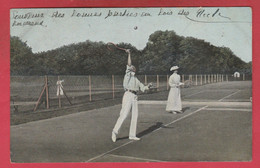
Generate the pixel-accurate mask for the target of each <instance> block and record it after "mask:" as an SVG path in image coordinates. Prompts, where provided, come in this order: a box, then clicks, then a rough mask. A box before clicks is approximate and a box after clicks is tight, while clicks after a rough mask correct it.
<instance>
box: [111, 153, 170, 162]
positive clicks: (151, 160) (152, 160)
mask: <svg viewBox="0 0 260 168" xmlns="http://www.w3.org/2000/svg"><path fill="white" fill-rule="evenodd" d="M108 155H109V156H113V157H120V158H129V159H135V160H144V161H150V162H167V161H162V160H155V159H146V158H138V157H133V156H123V155H115V154H108Z"/></svg>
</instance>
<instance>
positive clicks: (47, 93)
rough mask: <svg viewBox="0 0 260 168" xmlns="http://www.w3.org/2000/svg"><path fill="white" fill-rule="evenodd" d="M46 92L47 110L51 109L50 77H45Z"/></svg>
mask: <svg viewBox="0 0 260 168" xmlns="http://www.w3.org/2000/svg"><path fill="white" fill-rule="evenodd" d="M45 85H46V87H45V89H46V90H45V91H46V106H47V109H49V107H50V105H49V86H48V76H47V75H45Z"/></svg>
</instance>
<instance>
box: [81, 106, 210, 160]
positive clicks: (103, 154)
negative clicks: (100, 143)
mask: <svg viewBox="0 0 260 168" xmlns="http://www.w3.org/2000/svg"><path fill="white" fill-rule="evenodd" d="M207 107H208V106H203V107H201V108H199V109H197V110H195V111H193V112H191V113H189V114H187V115H184V116H182V117H180V118H178V119H176V120H173V121H171V122H170V123H168V124H166V125H164V126H169V125H171V124H174V123H176V122H178V121H180V120H182V119H184V118H186V117H189V116H191V115H193V114H195V113H197V112H199V111H201V110H204V109H205V108H207ZM160 129H162V127H160V128H157V129H155V130H153V131H152V132H156V131H158V130H160ZM152 132H151V133H152ZM145 136H146V135H145ZM134 142H136V141H128V142H126V143H124V144H122V145H120V146H118V147H116V148H114V149H111V150H109V151H107V152H105V153H102V154H100V155H98V156H95V157H93V158H90V159H88V160H87V161H85V162H90V161H93V160H96V159H98V158H100V157H102V156H105V155H107V154H108V153H110V152H113V151H115V150H117V149H119V148H121V147H124V146H126V145H128V144H131V143H134Z"/></svg>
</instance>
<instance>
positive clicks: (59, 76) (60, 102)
mask: <svg viewBox="0 0 260 168" xmlns="http://www.w3.org/2000/svg"><path fill="white" fill-rule="evenodd" d="M59 80H60V76H58V81H59ZM58 99H59V108H61V99H60V88H59V93H58Z"/></svg>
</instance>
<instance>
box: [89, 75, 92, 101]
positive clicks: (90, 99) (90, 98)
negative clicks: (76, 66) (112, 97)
mask: <svg viewBox="0 0 260 168" xmlns="http://www.w3.org/2000/svg"><path fill="white" fill-rule="evenodd" d="M88 90H89V101H92V95H91V76H90V75H89V76H88Z"/></svg>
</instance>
